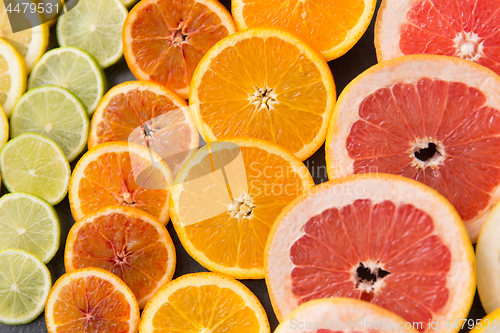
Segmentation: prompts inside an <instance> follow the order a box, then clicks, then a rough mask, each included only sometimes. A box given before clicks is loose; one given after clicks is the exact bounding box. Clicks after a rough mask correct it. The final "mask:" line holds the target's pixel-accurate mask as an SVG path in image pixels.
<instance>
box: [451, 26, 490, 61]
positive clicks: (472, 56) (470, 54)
mask: <svg viewBox="0 0 500 333" xmlns="http://www.w3.org/2000/svg"><path fill="white" fill-rule="evenodd" d="M453 41H454V42H455V47H456V48H457V56H458V57H460V58H463V59H467V60H472V61H476V60H478V59H479V58H480V57H481V56H482V54H483V43H482V42H481V39H480V38H479V36H478V35H477V34H475V33H474V32H464V31H462V32H461V33H459V34H457V37H455V39H454V40H453Z"/></svg>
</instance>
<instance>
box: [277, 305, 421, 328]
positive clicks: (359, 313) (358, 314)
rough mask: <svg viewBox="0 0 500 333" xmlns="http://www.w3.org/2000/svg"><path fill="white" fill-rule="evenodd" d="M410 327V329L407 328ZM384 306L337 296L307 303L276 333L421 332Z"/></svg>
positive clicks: (290, 315)
mask: <svg viewBox="0 0 500 333" xmlns="http://www.w3.org/2000/svg"><path fill="white" fill-rule="evenodd" d="M405 324H406V326H405ZM412 326H413V324H411V323H407V322H406V320H404V319H403V318H401V317H400V316H398V315H396V314H395V313H394V312H391V311H388V310H386V309H384V308H382V307H380V306H377V305H374V304H370V303H368V302H364V301H360V300H356V299H352V298H344V297H336V298H325V299H318V300H313V301H309V302H306V303H304V304H302V305H300V306H299V307H297V308H296V309H295V310H293V311H292V312H291V313H290V314H289V315H288V316H287V317H286V318H285V319H284V320H283V321H281V323H280V325H279V326H278V327H277V328H276V330H275V331H274V333H294V332H297V329H306V330H307V332H314V333H332V332H337V333H344V332H353V331H355V332H359V333H364V332H379V333H389V332H391V333H393V332H394V333H395V332H400V333H401V332H406V333H417V332H418V331H417V330H416V325H415V328H413V327H412Z"/></svg>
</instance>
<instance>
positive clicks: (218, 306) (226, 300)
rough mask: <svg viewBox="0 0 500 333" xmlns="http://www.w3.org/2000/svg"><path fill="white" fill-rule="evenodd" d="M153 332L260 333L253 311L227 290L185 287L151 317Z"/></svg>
mask: <svg viewBox="0 0 500 333" xmlns="http://www.w3.org/2000/svg"><path fill="white" fill-rule="evenodd" d="M153 326H154V328H155V330H154V331H153V332H156V333H160V332H211V333H223V332H224V333H237V332H248V333H254V332H255V333H257V332H260V325H259V321H258V319H257V317H256V316H255V312H254V311H253V310H252V309H250V308H249V307H247V306H246V305H245V302H244V300H243V299H242V298H241V296H239V295H238V294H236V293H235V292H234V291H232V290H231V289H229V288H220V287H218V286H215V285H205V286H200V287H185V288H181V289H179V290H177V291H175V292H174V293H173V294H171V295H170V296H169V297H168V302H165V304H163V305H162V306H161V307H160V308H159V309H158V311H157V312H156V314H155V315H154V317H153Z"/></svg>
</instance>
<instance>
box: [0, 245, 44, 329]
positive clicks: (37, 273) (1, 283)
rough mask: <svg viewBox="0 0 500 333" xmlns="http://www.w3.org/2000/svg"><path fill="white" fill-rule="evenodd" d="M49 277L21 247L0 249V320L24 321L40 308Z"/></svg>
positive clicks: (41, 307) (12, 322) (15, 322)
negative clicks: (0, 250)
mask: <svg viewBox="0 0 500 333" xmlns="http://www.w3.org/2000/svg"><path fill="white" fill-rule="evenodd" d="M51 285H52V278H51V276H50V272H49V270H48V269H47V267H46V266H45V265H44V264H43V263H42V262H41V261H40V260H39V259H38V258H37V257H35V256H34V255H32V254H29V253H28V252H25V251H23V250H18V249H7V250H4V251H2V252H0V299H1V300H2V302H0V322H2V323H4V324H7V325H19V324H27V323H29V322H31V321H33V320H34V319H35V318H36V317H38V316H39V315H40V313H42V311H43V306H44V305H45V300H46V299H47V296H48V295H49V290H50V286H51Z"/></svg>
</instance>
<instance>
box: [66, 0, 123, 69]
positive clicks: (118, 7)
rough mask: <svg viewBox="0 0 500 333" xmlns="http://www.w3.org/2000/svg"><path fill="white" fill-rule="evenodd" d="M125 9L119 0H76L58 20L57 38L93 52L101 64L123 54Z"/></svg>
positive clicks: (69, 44)
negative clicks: (74, 4)
mask: <svg viewBox="0 0 500 333" xmlns="http://www.w3.org/2000/svg"><path fill="white" fill-rule="evenodd" d="M127 14H128V12H127V9H126V8H125V6H123V4H122V3H121V2H120V1H119V0H79V1H78V3H77V5H76V6H74V7H73V8H72V9H71V10H70V11H69V12H67V13H65V14H64V15H62V16H61V17H60V18H59V19H58V20H57V41H58V42H59V45H61V46H75V47H78V48H80V49H82V50H84V51H86V52H88V53H90V54H91V55H93V56H94V57H95V58H96V59H97V61H98V62H99V64H100V65H101V66H102V67H103V68H106V67H109V66H111V65H113V64H115V63H116V62H117V61H118V60H120V58H121V57H122V55H123V45H122V30H123V22H124V21H125V18H126V17H127Z"/></svg>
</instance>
